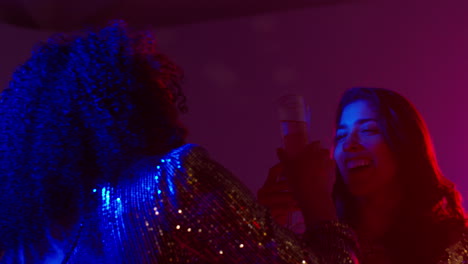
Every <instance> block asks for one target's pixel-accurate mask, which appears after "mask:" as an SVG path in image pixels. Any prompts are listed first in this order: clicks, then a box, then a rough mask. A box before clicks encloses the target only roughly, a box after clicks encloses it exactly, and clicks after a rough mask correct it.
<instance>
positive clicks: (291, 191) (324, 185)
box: [258, 141, 336, 226]
mask: <svg viewBox="0 0 468 264" xmlns="http://www.w3.org/2000/svg"><path fill="white" fill-rule="evenodd" d="M277 155H278V158H279V159H280V163H279V164H277V165H275V166H274V167H272V168H271V169H270V171H269V175H268V178H267V180H266V182H265V184H264V185H263V187H262V188H260V190H259V191H258V200H259V202H260V203H261V204H263V205H264V206H266V207H268V208H269V209H270V211H271V213H272V215H273V217H274V218H275V220H276V221H277V222H279V223H280V224H283V223H284V221H285V220H286V219H285V216H286V215H287V212H288V211H289V210H291V209H294V208H299V209H300V210H301V211H302V214H303V216H304V220H305V223H306V225H307V226H312V225H314V224H317V223H319V222H321V221H326V220H335V219H336V212H335V207H334V205H333V200H332V196H331V193H332V187H333V182H334V170H335V165H334V161H333V160H332V158H331V155H330V152H329V150H327V149H325V148H323V147H322V146H321V144H320V142H319V141H315V142H312V143H310V144H308V145H307V146H306V147H305V148H304V149H303V150H302V151H301V152H300V153H299V154H298V155H297V156H296V157H289V156H288V155H287V154H286V152H285V150H284V149H278V152H277ZM281 176H284V178H285V179H286V180H285V181H278V180H277V179H278V178H281Z"/></svg>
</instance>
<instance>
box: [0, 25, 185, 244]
mask: <svg viewBox="0 0 468 264" xmlns="http://www.w3.org/2000/svg"><path fill="white" fill-rule="evenodd" d="M182 75H183V74H182V71H181V70H180V68H178V67H177V66H176V65H174V64H173V63H172V62H171V61H170V60H169V59H168V58H167V57H166V56H165V55H163V54H161V53H160V52H159V51H158V49H157V47H156V43H155V39H154V37H153V36H152V34H151V33H150V32H146V31H145V32H132V31H130V30H129V29H128V28H127V26H126V25H125V23H124V22H122V21H114V22H112V23H111V24H109V25H108V26H107V27H105V28H103V29H100V30H95V31H91V30H90V31H85V32H78V33H76V34H74V35H63V34H59V35H54V36H53V37H51V38H50V39H49V40H48V41H47V42H46V43H42V44H40V45H38V47H37V48H36V49H35V50H34V52H33V54H32V56H31V58H30V59H29V60H28V61H26V63H24V64H23V65H21V66H20V67H19V68H18V69H17V70H16V71H15V73H14V74H13V77H12V80H11V81H10V83H9V85H8V87H7V88H6V89H5V90H4V91H3V92H2V95H1V98H0V126H1V127H0V155H1V159H0V170H1V171H0V182H1V184H0V248H12V247H17V246H18V245H19V243H35V242H37V241H39V240H40V239H41V238H43V237H44V235H45V232H46V231H45V230H46V228H45V227H46V226H47V225H48V223H50V221H51V219H53V220H57V221H60V218H61V217H62V216H70V215H77V214H82V213H83V212H85V211H86V210H87V209H86V208H88V207H89V204H90V202H88V201H87V200H88V199H90V198H89V197H88V193H89V192H90V190H91V189H92V188H94V187H95V186H96V185H99V184H104V183H111V184H115V183H116V182H117V181H119V180H120V177H122V175H123V174H122V172H123V171H125V169H127V168H128V167H129V166H130V165H131V164H132V163H133V162H135V161H137V160H138V159H140V158H142V157H144V156H147V155H159V154H163V153H165V152H167V151H169V150H170V149H173V148H175V147H178V146H181V145H182V144H184V142H185V137H186V129H185V128H184V127H183V126H182V125H181V124H180V123H179V117H178V116H179V113H180V112H186V111H187V108H186V106H185V96H184V95H183V94H182V91H181V88H180V84H181V81H182V77H183V76H182ZM88 209H89V208H88Z"/></svg>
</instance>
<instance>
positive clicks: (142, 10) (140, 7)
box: [0, 0, 351, 31]
mask: <svg viewBox="0 0 468 264" xmlns="http://www.w3.org/2000/svg"><path fill="white" fill-rule="evenodd" d="M350 1H351V0H283V1H279V0H167V1H157V0H154V1H151V0H73V1H66V0H2V1H1V2H0V22H3V23H8V24H13V25H16V26H20V27H26V28H30V29H39V30H54V31H55V30H58V31H67V30H76V29H79V28H82V27H85V26H92V25H101V24H103V23H105V22H107V21H108V20H110V19H124V20H126V21H127V22H128V23H130V24H132V25H134V26H139V25H151V26H153V27H169V26H174V25H180V24H189V23H198V22H204V21H209V20H215V19H224V18H234V17H242V16H249V15H258V14H264V13H268V12H278V11H287V10H292V9H299V8H310V7H319V6H324V5H335V4H341V3H346V2H350Z"/></svg>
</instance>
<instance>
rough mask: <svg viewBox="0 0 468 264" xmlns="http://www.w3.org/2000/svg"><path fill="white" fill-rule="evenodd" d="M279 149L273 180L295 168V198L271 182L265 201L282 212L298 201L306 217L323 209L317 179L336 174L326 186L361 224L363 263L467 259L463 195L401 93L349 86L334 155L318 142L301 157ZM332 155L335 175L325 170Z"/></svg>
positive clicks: (350, 219)
mask: <svg viewBox="0 0 468 264" xmlns="http://www.w3.org/2000/svg"><path fill="white" fill-rule="evenodd" d="M278 154H279V157H280V159H281V160H283V162H282V163H280V164H279V165H277V166H276V167H275V168H274V170H271V172H272V173H271V175H270V177H269V178H272V177H275V175H274V174H278V173H281V172H284V173H286V174H288V178H289V179H290V181H289V184H290V185H291V189H292V190H293V192H294V197H293V196H291V195H288V194H287V193H284V192H283V193H279V192H278V191H277V190H279V189H280V188H278V186H279V185H278V183H275V182H272V181H271V180H270V181H267V182H266V184H265V185H264V186H263V187H262V189H261V190H260V191H259V200H260V202H261V203H262V204H264V205H266V206H267V207H270V208H271V209H272V210H273V211H274V212H276V213H275V214H276V215H281V214H280V212H281V211H282V210H283V211H284V209H285V206H284V205H290V204H293V203H292V201H293V200H294V199H296V200H297V203H298V204H299V205H300V206H299V207H300V208H301V209H302V212H303V214H304V217H305V218H306V219H307V216H308V215H311V214H312V215H313V214H314V213H315V212H316V211H315V212H314V211H313V210H311V209H310V208H314V207H317V206H318V205H317V204H322V202H321V200H320V199H319V198H320V197H317V195H316V193H315V192H312V191H311V189H313V190H315V189H316V188H317V187H314V186H312V185H313V184H315V182H316V181H317V178H318V179H321V180H322V181H328V180H334V181H335V183H334V185H333V187H332V186H331V185H330V186H329V188H328V189H327V188H326V189H325V190H323V191H322V192H326V193H327V194H329V195H330V197H333V200H334V204H335V207H334V209H335V210H336V212H337V214H338V217H339V219H340V220H342V221H343V222H345V223H347V224H349V225H350V226H352V227H353V228H354V229H355V230H356V232H357V234H358V240H359V243H360V246H361V253H362V259H361V260H362V263H364V264H366V263H369V264H380V263H395V264H396V263H425V264H431V263H434V264H435V263H439V264H448V263H466V262H467V261H468V237H467V234H468V233H467V231H468V230H467V226H466V216H465V212H464V210H463V207H462V205H461V196H460V193H459V192H458V191H457V189H456V187H455V185H454V184H453V183H452V182H451V181H450V180H448V179H447V178H446V177H444V175H443V173H442V172H441V170H440V168H439V165H438V164H437V159H436V156H435V152H434V149H433V146H432V143H431V139H430V135H429V131H428V129H427V128H426V125H425V122H424V120H423V118H422V117H421V115H420V114H419V113H418V111H417V110H416V108H415V107H414V106H413V105H412V104H411V103H410V102H409V101H408V100H407V99H406V98H405V97H403V96H402V95H400V94H398V93H396V92H394V91H391V90H387V89H380V88H352V89H349V90H347V91H346V92H345V93H344V95H343V96H342V98H341V101H340V104H339V106H338V111H337V116H336V133H335V141H334V145H333V150H332V154H331V155H330V153H329V152H328V151H327V150H326V149H323V148H322V147H321V146H320V143H317V142H315V143H313V144H311V145H309V146H308V147H307V148H306V149H305V151H304V153H303V154H302V155H301V156H300V158H298V159H296V160H288V159H287V158H286V157H285V156H284V151H282V150H280V151H279V153H278ZM327 156H328V157H330V158H327ZM330 160H333V161H334V162H335V164H336V166H334V168H335V169H332V170H335V173H333V171H330V170H329V169H327V170H324V169H323V167H324V166H323V163H327V162H330ZM327 168H329V167H327ZM330 175H334V177H335V178H333V176H331V177H330ZM335 179H336V180H335ZM322 186H324V185H322ZM293 198H294V199H293ZM325 206H329V203H326V204H325Z"/></svg>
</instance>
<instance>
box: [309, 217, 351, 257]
mask: <svg viewBox="0 0 468 264" xmlns="http://www.w3.org/2000/svg"><path fill="white" fill-rule="evenodd" d="M304 239H305V240H306V241H307V242H308V243H309V244H310V245H312V247H313V248H315V249H316V252H317V253H319V257H320V258H321V259H322V262H323V263H336V264H344V263H347V264H349V263H356V264H357V263H359V261H358V260H359V259H360V253H359V244H358V240H357V236H356V234H355V232H354V231H353V230H352V229H351V227H349V226H348V225H346V224H344V223H342V222H339V221H326V222H322V223H320V224H318V225H316V226H314V227H312V228H309V229H308V230H307V231H306V233H305V234H304Z"/></svg>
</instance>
